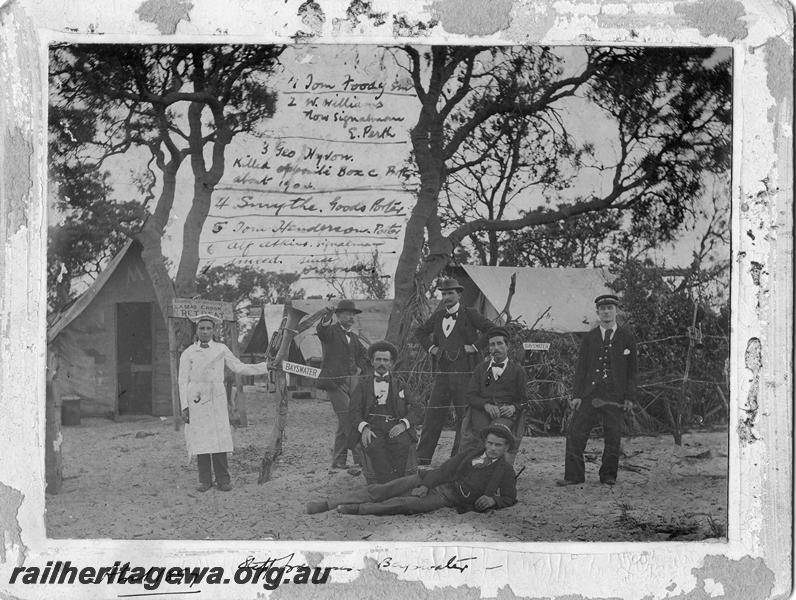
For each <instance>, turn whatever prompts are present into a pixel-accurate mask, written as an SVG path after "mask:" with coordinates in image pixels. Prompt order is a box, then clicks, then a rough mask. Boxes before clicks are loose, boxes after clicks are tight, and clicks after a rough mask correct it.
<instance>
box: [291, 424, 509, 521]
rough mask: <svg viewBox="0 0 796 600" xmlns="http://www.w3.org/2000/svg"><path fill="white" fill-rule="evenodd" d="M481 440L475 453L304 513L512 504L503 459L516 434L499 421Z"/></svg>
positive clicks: (381, 512) (319, 503)
mask: <svg viewBox="0 0 796 600" xmlns="http://www.w3.org/2000/svg"><path fill="white" fill-rule="evenodd" d="M482 436H483V437H482V440H483V443H482V445H481V446H480V447H479V448H478V449H477V450H475V451H474V452H461V453H459V454H457V455H456V456H454V457H452V458H449V459H448V460H446V461H445V462H444V463H442V464H441V465H440V466H439V467H437V468H436V469H432V470H431V471H428V472H427V473H425V474H423V473H419V474H415V475H407V476H406V477H401V478H400V479H395V480H393V481H390V482H388V483H383V484H372V485H369V486H367V488H364V489H360V490H354V491H352V492H349V493H347V494H342V495H340V496H336V497H332V498H328V499H326V500H317V501H314V502H310V503H308V504H307V513H309V514H316V513H321V512H326V511H329V510H332V509H334V508H337V512H339V513H343V514H347V515H413V514H418V513H427V512H431V511H432V510H437V509H438V508H444V507H453V508H456V509H457V510H459V511H460V512H466V511H468V510H476V511H479V512H483V511H485V510H489V509H490V508H505V507H507V506H512V505H513V504H515V503H516V502H517V485H516V482H515V479H516V475H515V474H514V469H513V468H512V467H511V465H510V464H509V463H507V462H506V461H505V460H504V457H505V455H506V452H507V451H508V449H509V448H511V447H512V446H513V445H514V436H512V435H511V430H510V429H509V428H508V427H507V426H506V424H505V423H501V422H495V423H492V424H491V425H489V426H488V427H486V428H485V429H484V430H483V432H482Z"/></svg>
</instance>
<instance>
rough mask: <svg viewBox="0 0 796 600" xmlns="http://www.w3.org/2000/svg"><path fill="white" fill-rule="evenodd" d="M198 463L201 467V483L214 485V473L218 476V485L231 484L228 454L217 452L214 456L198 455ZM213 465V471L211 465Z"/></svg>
mask: <svg viewBox="0 0 796 600" xmlns="http://www.w3.org/2000/svg"><path fill="white" fill-rule="evenodd" d="M196 462H197V463H198V465H199V482H200V483H206V484H208V485H212V484H213V472H215V474H216V483H217V484H218V485H224V484H225V483H229V467H228V465H227V453H226V452H215V453H213V454H197V455H196ZM211 463H212V465H213V466H212V471H211V468H210V465H211Z"/></svg>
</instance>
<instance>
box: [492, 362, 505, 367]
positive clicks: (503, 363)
mask: <svg viewBox="0 0 796 600" xmlns="http://www.w3.org/2000/svg"><path fill="white" fill-rule="evenodd" d="M505 366H506V361H503V362H502V363H496V362H493V363H492V368H493V369H502V368H503V367H505Z"/></svg>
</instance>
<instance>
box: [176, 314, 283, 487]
mask: <svg viewBox="0 0 796 600" xmlns="http://www.w3.org/2000/svg"><path fill="white" fill-rule="evenodd" d="M191 320H192V321H194V322H195V323H196V337H197V338H198V339H197V341H196V343H195V344H192V345H190V346H188V347H187V348H186V349H185V350H184V351H183V353H182V354H181V355H180V366H179V375H178V382H179V391H180V408H181V409H182V419H183V421H184V422H185V442H186V444H187V446H188V454H190V455H194V454H195V455H196V457H197V462H198V465H199V487H197V488H196V489H197V490H198V491H200V492H206V491H207V490H209V489H210V488H211V487H213V472H215V476H216V477H215V479H216V485H217V486H218V489H219V490H221V491H222V492H228V491H230V490H231V489H232V484H231V483H230V477H229V468H228V466H227V452H232V433H231V432H230V428H229V411H228V409H227V390H226V388H225V387H224V367H225V366H226V367H227V368H228V369H230V370H231V371H232V372H233V373H238V374H240V375H265V374H266V373H268V363H266V362H261V363H256V364H252V365H247V364H245V363H242V362H241V361H240V360H238V358H237V357H236V356H235V355H234V354H233V353H232V350H230V349H229V348H227V346H226V345H225V344H221V343H219V342H216V341H213V331H214V329H215V326H216V325H218V324H220V323H221V319H219V318H218V317H215V316H213V315H208V314H203V315H199V316H198V317H194V318H192V319H191Z"/></svg>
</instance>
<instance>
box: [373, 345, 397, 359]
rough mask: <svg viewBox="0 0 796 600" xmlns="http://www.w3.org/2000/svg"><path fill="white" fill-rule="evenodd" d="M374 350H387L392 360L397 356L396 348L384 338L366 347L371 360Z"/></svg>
mask: <svg viewBox="0 0 796 600" xmlns="http://www.w3.org/2000/svg"><path fill="white" fill-rule="evenodd" d="M376 352H389V353H390V358H391V359H392V360H395V359H396V358H398V348H396V347H395V346H393V345H392V344H391V343H390V342H388V341H386V340H382V341H380V342H374V343H372V344H371V345H370V347H369V348H368V358H369V359H371V360H373V356H374V355H375V354H376Z"/></svg>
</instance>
